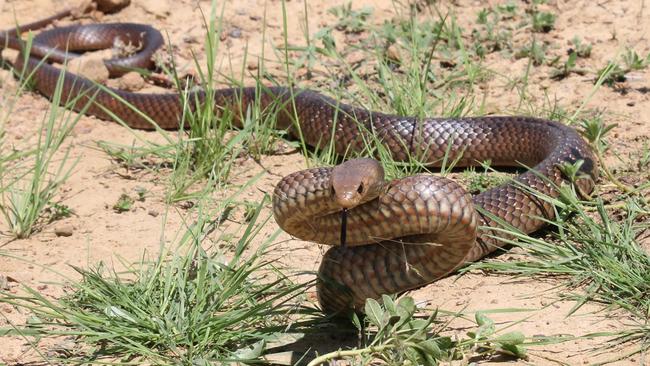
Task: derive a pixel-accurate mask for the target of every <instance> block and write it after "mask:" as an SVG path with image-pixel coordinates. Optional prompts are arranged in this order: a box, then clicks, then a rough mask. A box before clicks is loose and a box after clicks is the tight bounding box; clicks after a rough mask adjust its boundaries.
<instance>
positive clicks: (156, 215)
mask: <svg viewBox="0 0 650 366" xmlns="http://www.w3.org/2000/svg"><path fill="white" fill-rule="evenodd" d="M147 213H148V214H149V216H151V217H158V215H159V213H158V211H156V210H149V212H147Z"/></svg>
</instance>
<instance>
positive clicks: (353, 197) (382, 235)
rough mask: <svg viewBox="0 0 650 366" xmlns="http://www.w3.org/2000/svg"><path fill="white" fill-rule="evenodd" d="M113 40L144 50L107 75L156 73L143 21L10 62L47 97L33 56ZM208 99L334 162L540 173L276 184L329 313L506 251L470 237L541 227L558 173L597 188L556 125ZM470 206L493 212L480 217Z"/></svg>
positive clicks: (150, 111)
mask: <svg viewBox="0 0 650 366" xmlns="http://www.w3.org/2000/svg"><path fill="white" fill-rule="evenodd" d="M68 13H69V12H68ZM68 13H66V12H63V13H60V14H57V15H56V16H54V17H51V18H48V19H46V20H44V21H41V22H36V23H32V24H30V25H27V26H24V27H22V28H21V31H24V30H27V29H36V28H38V27H42V26H43V25H45V24H47V23H49V22H50V21H51V20H52V19H55V18H56V17H61V16H65V15H67V14H68ZM16 33H17V32H13V31H7V32H0V45H6V46H8V47H11V48H16V49H20V48H21V46H22V44H21V42H20V41H19V39H18V37H17V36H16ZM116 38H119V39H120V40H121V41H122V42H124V43H127V44H128V43H132V44H140V45H141V46H142V47H141V50H140V51H139V52H138V53H136V54H135V55H133V56H131V57H128V58H126V59H112V60H108V61H107V62H106V65H107V67H108V68H109V70H110V73H111V74H112V75H119V74H122V73H124V72H126V71H128V70H129V69H131V68H134V67H138V68H149V67H151V66H152V61H151V56H152V54H153V52H155V50H156V49H157V48H158V47H159V46H160V45H162V43H163V38H162V36H161V35H160V33H159V32H158V31H156V30H155V29H153V28H151V27H149V26H146V25H138V24H123V23H120V24H97V25H87V26H72V27H64V28H55V29H53V30H49V31H45V32H42V33H40V34H39V35H37V36H36V37H35V38H34V42H33V44H34V45H33V47H32V49H31V50H30V51H31V53H30V57H27V58H25V57H24V56H22V55H19V56H18V58H17V60H16V61H15V63H14V65H15V67H16V69H17V70H22V71H23V72H24V73H26V74H29V73H33V75H32V80H33V83H34V86H35V87H36V89H37V90H39V91H40V92H41V93H43V94H44V95H46V96H48V97H51V96H52V95H53V93H54V90H55V87H56V83H57V79H58V78H59V75H60V69H58V68H56V67H54V66H51V65H49V64H48V63H41V58H43V57H45V56H48V59H49V60H54V61H58V62H61V61H63V60H65V57H69V56H66V53H65V52H63V51H64V50H66V49H67V50H68V51H74V50H92V49H99V48H105V47H110V46H111V45H112V44H113V42H114V40H115V39H116ZM0 47H2V46H0ZM53 50H54V51H55V52H53ZM39 63H40V64H39ZM62 90H63V95H62V98H61V100H62V101H64V102H65V101H74V102H73V103H72V108H74V109H76V110H84V109H83V108H84V107H86V105H87V104H88V102H89V100H90V98H94V99H93V100H94V102H93V103H91V104H90V106H89V108H87V109H86V110H85V113H87V114H91V115H95V116H98V117H100V118H103V119H109V120H110V119H113V118H119V119H120V120H122V121H124V122H125V123H127V124H128V125H129V126H131V127H133V128H142V129H151V128H153V127H154V126H153V125H152V124H151V122H150V120H149V119H148V118H145V117H144V116H143V115H146V116H148V117H150V119H151V120H153V121H155V122H156V123H157V124H158V126H160V127H162V128H166V129H174V128H178V127H179V118H180V116H181V115H182V113H183V103H182V101H181V98H180V96H179V95H178V94H138V93H130V92H125V91H121V90H111V92H112V93H109V92H106V91H105V89H99V88H98V87H97V86H96V85H95V84H94V83H92V82H91V81H89V80H87V79H85V78H83V77H81V76H78V75H75V74H72V73H66V74H65V76H64V80H63V89H62ZM116 96H117V97H116ZM206 98H207V97H206V95H205V94H204V93H203V92H200V91H198V92H193V93H191V95H190V96H189V97H188V98H187V99H186V100H198V101H200V102H205V101H206ZM256 98H257V100H256ZM119 99H123V100H124V101H125V102H126V103H128V104H130V105H131V106H133V107H134V108H135V109H132V108H131V107H129V106H127V104H125V103H124V102H122V101H120V100H119ZM213 99H214V100H213V102H214V103H215V106H216V107H217V108H215V111H216V113H221V112H222V111H224V110H231V111H233V114H234V116H239V115H241V113H242V112H244V111H246V108H247V107H248V106H249V105H250V104H251V103H254V102H257V103H259V104H260V106H261V107H262V109H266V108H275V109H276V110H277V127H278V128H282V129H288V131H289V132H290V133H291V134H292V135H294V136H300V137H301V138H302V139H304V141H305V142H307V143H308V144H311V145H314V146H318V145H320V144H321V143H322V142H329V141H334V143H335V149H336V151H337V152H338V153H340V154H345V153H349V152H351V151H361V150H362V149H363V147H364V144H366V143H367V142H368V141H369V140H372V139H377V140H378V141H380V142H381V143H382V144H383V145H384V146H385V147H386V148H388V150H389V151H390V153H391V154H392V156H393V158H394V159H395V160H398V161H408V159H409V158H412V157H415V158H417V159H419V160H420V161H424V162H430V164H429V165H432V166H436V165H437V163H438V162H440V161H442V159H443V157H444V155H445V153H446V151H447V150H448V148H449V147H451V149H449V153H450V156H448V158H449V159H455V158H457V157H458V159H459V160H458V164H457V165H458V166H471V165H475V164H476V163H477V162H481V161H486V160H490V161H491V162H492V164H493V165H494V166H522V164H523V165H525V166H529V167H534V171H527V172H525V173H523V174H521V175H519V176H517V177H516V178H515V179H514V181H513V182H510V183H507V184H503V185H501V186H498V187H496V188H492V189H490V190H487V191H485V192H483V193H481V194H478V195H476V196H473V197H472V196H470V195H469V194H468V193H466V192H465V190H464V189H463V188H461V187H460V186H459V185H458V184H456V183H454V182H453V181H451V180H448V179H445V178H440V177H436V176H432V175H416V176H412V177H407V178H404V179H399V180H394V181H391V182H386V181H384V176H383V170H382V169H381V166H380V165H379V164H378V163H377V162H376V161H374V160H371V159H357V160H350V161H348V162H345V163H343V164H341V165H339V166H337V167H334V168H315V169H308V170H303V171H299V172H296V173H293V174H291V175H289V176H287V177H285V178H283V179H282V180H281V181H280V182H279V183H278V184H277V186H276V188H275V192H274V196H273V212H274V215H275V218H276V221H277V223H278V224H279V225H280V226H281V227H282V228H283V229H284V230H285V231H287V232H288V233H290V234H291V235H294V236H296V237H298V238H300V239H303V240H308V241H314V242H318V243H323V244H328V245H334V247H332V248H331V249H329V250H328V251H327V253H326V254H325V257H324V259H323V261H322V263H321V266H320V270H319V279H320V280H319V282H318V296H319V300H320V303H321V306H322V307H323V309H324V310H325V311H328V312H335V311H340V310H346V309H350V308H353V309H362V306H363V303H364V301H365V299H366V298H378V297H380V296H381V295H382V294H392V293H398V292H402V291H405V290H408V289H412V288H415V287H419V286H422V285H424V284H427V283H430V282H432V281H434V280H436V279H438V278H440V277H441V276H444V275H446V274H448V273H450V272H451V271H453V270H454V269H456V268H458V267H459V266H460V265H462V264H463V263H466V262H471V261H475V260H477V259H479V258H481V257H483V256H485V255H486V254H488V253H490V252H491V251H493V250H495V249H496V248H498V247H500V246H502V245H503V242H501V241H500V240H499V239H498V238H495V237H499V236H503V234H500V232H498V231H494V232H490V231H489V230H488V231H478V230H477V228H478V227H479V226H486V227H498V226H499V225H501V224H502V223H503V222H505V223H507V224H508V225H510V226H512V227H514V228H516V229H519V230H521V231H522V232H525V233H530V232H533V231H536V230H538V229H540V228H541V227H542V226H544V218H551V217H553V207H552V206H551V204H550V203H549V202H548V201H545V200H542V199H538V198H536V196H535V195H533V194H531V193H530V192H529V190H530V189H532V190H535V191H538V192H540V193H541V194H544V195H548V196H551V197H557V196H558V192H557V190H556V189H555V186H559V185H561V184H562V183H563V182H564V181H565V177H564V176H563V174H562V172H561V170H560V169H559V168H558V166H559V165H560V164H563V163H574V162H576V161H578V160H582V161H583V164H582V166H581V168H580V171H581V173H582V178H580V179H578V180H577V181H576V182H575V183H576V184H577V185H578V188H579V189H580V190H581V191H582V192H591V190H592V189H593V186H594V181H595V179H596V176H597V166H596V163H595V160H594V157H593V155H592V152H591V150H590V148H589V146H588V145H587V144H586V143H585V141H584V140H583V139H582V138H581V137H580V135H579V134H578V133H577V132H576V131H575V130H574V129H572V128H570V127H567V126H564V125H562V124H560V123H557V122H553V121H548V120H543V119H536V118H529V117H478V118H426V119H417V118H413V117H402V116H395V115H389V114H383V113H377V112H372V111H367V110H365V109H362V108H357V107H354V106H350V105H345V104H340V103H337V102H336V101H335V100H333V99H331V98H328V97H326V96H323V95H321V94H319V93H316V92H313V91H309V90H293V89H289V88H285V87H270V88H267V89H265V90H264V91H263V92H262V93H259V92H256V90H255V88H233V89H221V90H217V91H216V92H215V93H214V96H213ZM193 105H194V104H192V103H190V104H189V107H190V108H191V107H192V106H193ZM278 106H279V107H278ZM136 110H137V111H136ZM294 121H296V122H297V123H294ZM477 206H480V207H481V208H482V209H483V210H485V211H486V212H489V213H490V215H482V214H479V213H478V212H477V209H476V207H477ZM342 209H345V210H347V212H348V217H349V219H348V223H347V243H346V244H347V245H346V246H345V247H341V246H338V244H340V230H341V229H340V228H341V215H340V212H341V210H342ZM495 219H496V220H495Z"/></svg>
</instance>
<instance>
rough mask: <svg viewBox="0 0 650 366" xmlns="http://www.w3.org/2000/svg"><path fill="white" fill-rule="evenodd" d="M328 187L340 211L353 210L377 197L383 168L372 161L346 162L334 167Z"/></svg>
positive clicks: (382, 176)
mask: <svg viewBox="0 0 650 366" xmlns="http://www.w3.org/2000/svg"><path fill="white" fill-rule="evenodd" d="M330 186H331V189H332V194H333V195H334V199H335V201H336V203H337V204H338V205H339V206H340V207H341V208H342V209H348V208H353V207H355V206H358V205H360V204H362V203H365V202H368V201H370V200H372V199H374V198H375V197H377V196H378V195H379V193H380V192H381V190H382V188H383V186H384V168H383V167H382V166H381V164H379V162H378V161H377V160H374V159H369V158H360V159H353V160H348V161H346V162H344V163H342V164H340V165H337V166H335V167H334V169H333V170H332V174H331V176H330Z"/></svg>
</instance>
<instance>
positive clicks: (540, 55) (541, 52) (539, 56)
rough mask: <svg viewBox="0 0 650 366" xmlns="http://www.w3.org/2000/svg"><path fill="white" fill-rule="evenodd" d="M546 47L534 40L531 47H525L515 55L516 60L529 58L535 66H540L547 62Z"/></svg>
mask: <svg viewBox="0 0 650 366" xmlns="http://www.w3.org/2000/svg"><path fill="white" fill-rule="evenodd" d="M546 48H547V47H546V45H545V44H544V43H543V42H542V43H540V42H538V41H537V40H536V39H533V41H532V42H531V44H530V45H526V46H523V47H522V48H521V49H519V50H518V51H517V52H516V53H515V55H514V56H515V58H517V59H519V58H524V57H528V58H529V59H530V60H531V61H532V63H533V65H535V66H539V65H542V64H543V63H544V62H545V61H546Z"/></svg>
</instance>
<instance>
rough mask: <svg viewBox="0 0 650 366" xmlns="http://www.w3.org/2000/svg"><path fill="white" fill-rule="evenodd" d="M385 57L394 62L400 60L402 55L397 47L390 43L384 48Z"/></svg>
mask: <svg viewBox="0 0 650 366" xmlns="http://www.w3.org/2000/svg"><path fill="white" fill-rule="evenodd" d="M386 58H388V59H389V60H391V61H394V62H400V60H401V59H402V57H401V56H400V53H399V49H398V48H397V46H396V45H394V44H392V45H390V46H388V48H387V49H386Z"/></svg>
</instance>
